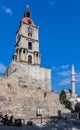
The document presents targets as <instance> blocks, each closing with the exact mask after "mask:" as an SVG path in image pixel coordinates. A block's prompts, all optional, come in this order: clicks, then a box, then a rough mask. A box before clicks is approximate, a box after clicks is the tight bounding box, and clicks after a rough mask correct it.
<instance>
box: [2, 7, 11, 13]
mask: <svg viewBox="0 0 80 130" xmlns="http://www.w3.org/2000/svg"><path fill="white" fill-rule="evenodd" d="M1 9H2V10H3V11H4V12H5V13H6V14H9V15H12V10H11V9H10V8H7V7H5V6H2V7H1Z"/></svg>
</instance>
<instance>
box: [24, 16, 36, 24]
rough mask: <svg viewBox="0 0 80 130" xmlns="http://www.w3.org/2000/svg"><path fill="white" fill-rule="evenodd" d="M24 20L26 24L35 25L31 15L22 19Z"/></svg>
mask: <svg viewBox="0 0 80 130" xmlns="http://www.w3.org/2000/svg"><path fill="white" fill-rule="evenodd" d="M22 22H24V23H26V24H30V25H32V26H35V24H34V22H33V21H32V19H31V18H29V17H24V18H23V19H22Z"/></svg>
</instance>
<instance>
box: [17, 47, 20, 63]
mask: <svg viewBox="0 0 80 130" xmlns="http://www.w3.org/2000/svg"><path fill="white" fill-rule="evenodd" d="M19 58H20V55H19V49H18V50H17V61H19V60H20V59H19Z"/></svg>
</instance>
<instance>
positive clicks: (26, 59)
mask: <svg viewBox="0 0 80 130" xmlns="http://www.w3.org/2000/svg"><path fill="white" fill-rule="evenodd" d="M25 61H26V62H28V53H27V50H25Z"/></svg>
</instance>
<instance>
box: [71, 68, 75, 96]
mask: <svg viewBox="0 0 80 130" xmlns="http://www.w3.org/2000/svg"><path fill="white" fill-rule="evenodd" d="M75 82H76V80H75V71H74V65H72V71H71V84H72V96H75V95H76V94H75Z"/></svg>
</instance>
